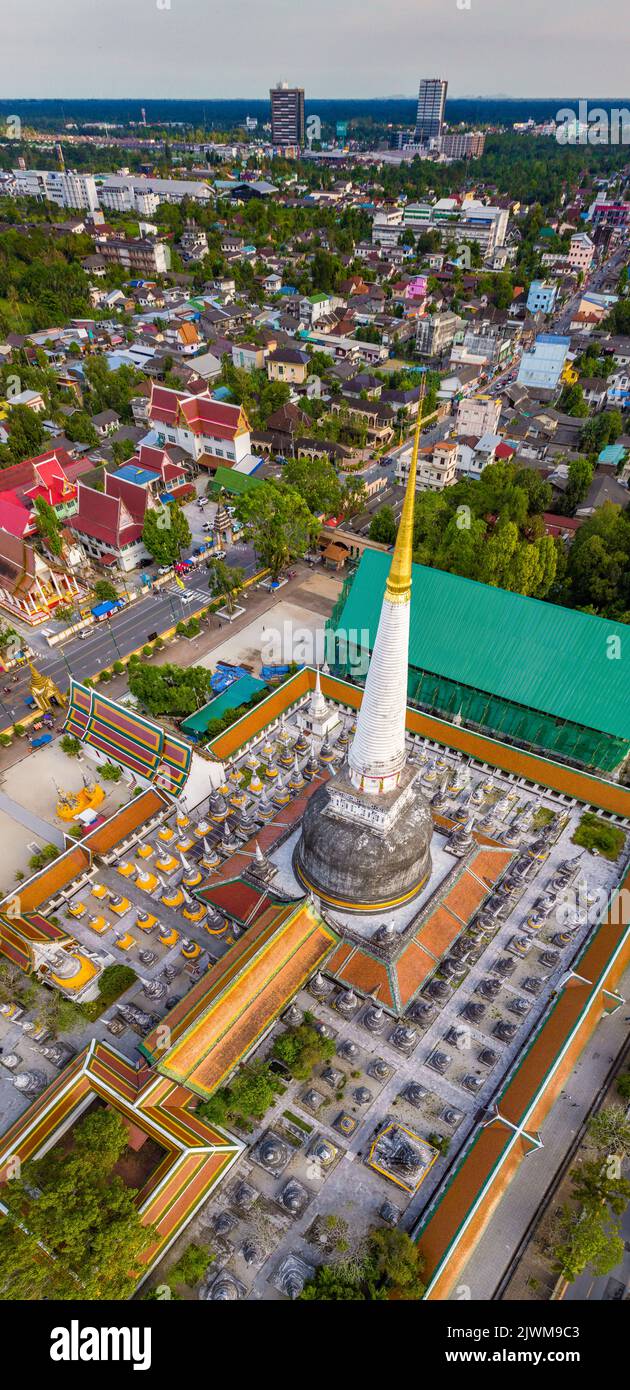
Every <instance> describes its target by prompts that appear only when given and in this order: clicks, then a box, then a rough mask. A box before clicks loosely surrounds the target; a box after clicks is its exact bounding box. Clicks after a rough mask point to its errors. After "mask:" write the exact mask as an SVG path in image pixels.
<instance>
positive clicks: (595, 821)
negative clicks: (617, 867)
mask: <svg viewBox="0 0 630 1390" xmlns="http://www.w3.org/2000/svg"><path fill="white" fill-rule="evenodd" d="M571 838H572V841H573V844H574V845H583V846H584V848H585V849H590V850H591V851H592V852H593V851H596V852H597V854H601V855H602V856H603V858H604V859H611V860H613V861H614V860H615V859H618V858H619V855H620V854H621V851H622V849H623V846H624V841H625V835H624V832H623V830H621V829H620V827H619V826H618V825H611V824H610V822H609V821H605V820H600V818H599V816H596V815H595V812H594V811H585V812H584V815H583V816H582V819H581V820H580V824H579V825H578V827H577V830H575V832H574V834H573V835H572V837H571Z"/></svg>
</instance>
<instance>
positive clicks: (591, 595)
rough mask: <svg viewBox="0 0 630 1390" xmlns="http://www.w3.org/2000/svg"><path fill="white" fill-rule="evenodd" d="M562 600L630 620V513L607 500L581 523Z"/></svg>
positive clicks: (571, 555) (568, 568) (615, 617)
mask: <svg viewBox="0 0 630 1390" xmlns="http://www.w3.org/2000/svg"><path fill="white" fill-rule="evenodd" d="M562 602H568V603H570V604H571V605H572V606H574V607H581V608H587V607H588V608H592V609H593V610H594V611H595V612H598V613H601V614H602V615H603V616H604V617H606V618H612V619H614V620H617V621H621V622H629V621H630V513H629V512H628V511H623V512H622V510H621V508H620V507H618V506H616V505H615V504H613V503H612V502H605V503H604V505H603V506H602V507H598V508H597V511H596V512H594V513H593V515H592V516H590V517H587V518H586V520H585V521H584V522H583V524H582V525H581V526H580V528H579V530H578V532H577V534H576V536H575V539H574V541H573V544H572V546H571V548H570V550H569V553H568V556H567V570H566V583H565V588H564V591H563V593H562Z"/></svg>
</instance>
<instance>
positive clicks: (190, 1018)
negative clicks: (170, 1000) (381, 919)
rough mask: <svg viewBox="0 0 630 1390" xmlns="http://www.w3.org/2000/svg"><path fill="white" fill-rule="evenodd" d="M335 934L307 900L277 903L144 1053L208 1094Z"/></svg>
mask: <svg viewBox="0 0 630 1390" xmlns="http://www.w3.org/2000/svg"><path fill="white" fill-rule="evenodd" d="M335 941H336V937H335V936H334V934H333V932H332V931H331V930H330V929H329V928H328V927H326V926H325V924H324V922H323V921H322V919H321V917H320V916H319V914H318V913H317V912H316V911H315V909H314V908H313V907H311V906H310V904H309V902H308V901H307V900H302V901H300V902H299V903H297V904H295V903H288V904H287V905H285V906H282V907H278V906H272V907H270V908H268V909H267V911H265V912H264V913H263V914H262V915H261V916H260V917H259V918H258V921H256V922H254V924H253V925H252V926H251V927H250V928H249V929H248V932H247V934H246V936H244V937H242V938H241V939H240V940H239V941H237V942H236V943H235V945H234V946H232V948H231V949H230V950H229V951H228V952H227V954H226V955H225V956H224V957H223V958H222V959H221V960H220V961H217V963H216V965H214V966H212V968H211V969H210V970H209V971H208V973H207V974H206V975H205V976H204V978H203V979H202V980H200V981H199V983H198V984H197V985H195V986H194V987H193V989H192V990H190V991H189V993H188V994H187V995H186V996H185V998H184V999H183V1000H181V1001H180V1003H179V1004H177V1005H176V1006H175V1008H174V1009H172V1010H171V1012H170V1014H167V1015H166V1018H165V1019H164V1020H162V1024H161V1026H160V1027H161V1028H163V1026H164V1024H166V1026H167V1027H168V1028H169V1029H170V1036H171V1047H170V1048H169V1050H168V1052H166V1053H164V1052H163V1051H162V1050H161V1048H160V1040H161V1037H162V1036H163V1033H162V1032H161V1031H160V1028H158V1029H156V1030H155V1031H154V1032H153V1033H150V1034H149V1036H148V1037H147V1038H145V1039H144V1041H143V1042H142V1043H141V1044H140V1051H141V1052H142V1053H143V1054H144V1056H145V1057H147V1058H148V1060H149V1061H152V1062H154V1063H155V1064H156V1066H157V1068H158V1071H160V1072H162V1074H163V1075H165V1076H168V1077H170V1078H171V1080H174V1081H179V1082H181V1083H182V1084H185V1085H186V1086H187V1087H189V1088H190V1089H191V1090H193V1091H196V1092H197V1094H198V1095H201V1096H209V1095H211V1094H212V1092H213V1091H214V1090H216V1088H217V1087H218V1086H220V1085H221V1083H222V1082H223V1081H225V1079H226V1077H227V1076H229V1074H230V1072H231V1071H233V1070H234V1068H235V1067H236V1065H237V1064H238V1062H239V1061H240V1060H241V1059H242V1058H243V1057H244V1056H245V1055H246V1053H247V1052H249V1051H250V1049H251V1048H252V1047H253V1046H254V1044H255V1043H256V1042H257V1041H258V1039H259V1038H260V1037H261V1036H262V1034H263V1033H264V1032H265V1031H266V1029H267V1028H268V1027H269V1025H270V1023H272V1022H273V1019H274V1018H275V1017H276V1016H277V1014H279V1013H280V1012H281V1010H282V1009H283V1008H284V1007H285V1005H286V1004H287V1003H288V1001H289V1000H290V999H291V998H292V996H293V995H294V994H295V993H296V992H297V990H298V989H299V988H300V987H301V985H302V984H303V983H304V981H305V980H306V979H307V978H308V976H309V975H311V974H312V972H313V971H314V970H315V969H316V968H317V966H318V965H319V964H320V962H321V961H322V960H323V959H324V957H325V956H326V955H327V953H328V951H329V950H330V948H331V946H333V945H334V944H335Z"/></svg>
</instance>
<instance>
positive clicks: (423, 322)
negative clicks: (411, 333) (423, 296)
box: [416, 309, 464, 357]
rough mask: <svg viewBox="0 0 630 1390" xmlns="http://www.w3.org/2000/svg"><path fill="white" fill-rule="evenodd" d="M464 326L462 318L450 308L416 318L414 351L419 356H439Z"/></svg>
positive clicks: (450, 344)
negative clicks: (442, 311)
mask: <svg viewBox="0 0 630 1390" xmlns="http://www.w3.org/2000/svg"><path fill="white" fill-rule="evenodd" d="M463 327H464V320H463V319H462V318H460V317H459V314H454V313H452V312H451V310H450V309H447V310H446V311H445V312H444V313H441V314H440V313H436V314H427V315H426V316H425V317H424V318H420V319H418V326H417V328H416V351H417V352H418V353H419V354H420V356H421V357H441V355H442V353H444V352H446V350H447V348H450V347H451V346H452V344H453V342H454V339H455V337H456V336H457V334H458V333H459V332H460V331H461V329H462V328H463Z"/></svg>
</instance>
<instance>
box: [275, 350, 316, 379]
mask: <svg viewBox="0 0 630 1390" xmlns="http://www.w3.org/2000/svg"><path fill="white" fill-rule="evenodd" d="M267 376H268V377H269V380H270V381H287V382H289V384H290V385H292V386H302V385H303V384H304V382H305V381H306V378H307V376H308V354H307V353H306V352H300V350H299V348H276V349H275V350H274V351H273V352H270V353H269V355H268V357H267Z"/></svg>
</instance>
